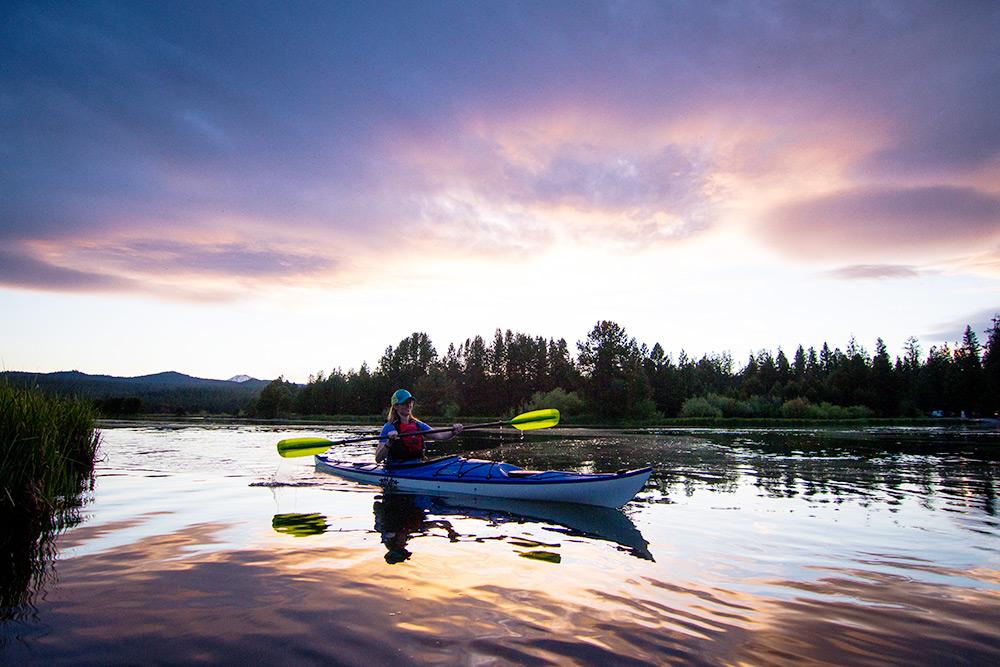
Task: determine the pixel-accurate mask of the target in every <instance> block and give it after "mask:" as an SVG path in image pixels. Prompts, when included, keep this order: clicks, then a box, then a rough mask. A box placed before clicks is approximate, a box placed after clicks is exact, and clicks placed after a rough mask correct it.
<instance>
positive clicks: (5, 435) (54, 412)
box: [0, 383, 100, 511]
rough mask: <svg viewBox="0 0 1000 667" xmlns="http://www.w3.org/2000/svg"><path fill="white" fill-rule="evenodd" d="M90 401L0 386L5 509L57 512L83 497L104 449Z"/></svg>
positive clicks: (1, 504) (1, 505)
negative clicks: (62, 506) (71, 498)
mask: <svg viewBox="0 0 1000 667" xmlns="http://www.w3.org/2000/svg"><path fill="white" fill-rule="evenodd" d="M97 416H98V415H97V411H96V410H95V409H94V406H93V404H92V403H91V402H90V401H87V400H84V399H81V398H75V397H61V396H51V395H47V394H45V393H43V392H41V391H40V390H38V389H30V388H29V389H25V388H19V387H12V386H10V385H9V384H7V383H0V509H3V510H8V509H20V510H29V511H32V510H55V509H59V507H60V506H61V505H62V504H63V503H64V502H65V501H66V500H67V498H69V497H71V496H73V495H75V494H78V493H79V492H80V491H81V490H82V489H83V486H84V484H85V482H86V481H87V480H88V479H89V477H90V476H91V474H92V473H93V470H94V461H95V457H96V455H97V449H98V446H99V445H100V432H99V431H98V430H97Z"/></svg>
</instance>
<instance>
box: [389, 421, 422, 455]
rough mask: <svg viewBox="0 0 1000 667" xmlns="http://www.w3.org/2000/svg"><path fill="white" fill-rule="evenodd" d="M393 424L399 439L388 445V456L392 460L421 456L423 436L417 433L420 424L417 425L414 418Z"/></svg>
mask: <svg viewBox="0 0 1000 667" xmlns="http://www.w3.org/2000/svg"><path fill="white" fill-rule="evenodd" d="M395 426H396V432H397V433H399V440H397V441H396V442H392V444H391V445H390V447H389V458H390V459H392V460H393V461H410V460H413V459H419V458H420V457H421V456H423V455H424V436H422V435H418V434H419V433H420V426H418V425H417V422H416V420H411V421H409V422H407V423H405V424H404V423H403V422H396V423H395ZM411 434H412V435H411ZM390 442H391V441H390Z"/></svg>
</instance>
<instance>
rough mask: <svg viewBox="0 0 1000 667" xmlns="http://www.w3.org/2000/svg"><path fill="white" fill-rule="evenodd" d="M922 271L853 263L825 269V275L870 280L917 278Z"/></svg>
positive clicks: (898, 266)
mask: <svg viewBox="0 0 1000 667" xmlns="http://www.w3.org/2000/svg"><path fill="white" fill-rule="evenodd" d="M922 273H923V271H921V270H920V269H918V268H916V267H913V266H900V265H897V264H854V265H852V266H843V267H841V268H839V269H834V270H833V271H827V273H826V275H828V276H830V277H832V278H840V279H844V280H870V279H881V278H918V277H920V275H921V274H922Z"/></svg>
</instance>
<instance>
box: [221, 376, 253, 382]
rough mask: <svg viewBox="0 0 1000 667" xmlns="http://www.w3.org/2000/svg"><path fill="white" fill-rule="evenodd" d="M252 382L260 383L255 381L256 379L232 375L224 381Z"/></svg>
mask: <svg viewBox="0 0 1000 667" xmlns="http://www.w3.org/2000/svg"><path fill="white" fill-rule="evenodd" d="M254 380H256V381H257V382H260V380H257V378H252V377H250V376H249V375H234V376H233V377H231V378H229V379H228V380H226V382H252V381H254Z"/></svg>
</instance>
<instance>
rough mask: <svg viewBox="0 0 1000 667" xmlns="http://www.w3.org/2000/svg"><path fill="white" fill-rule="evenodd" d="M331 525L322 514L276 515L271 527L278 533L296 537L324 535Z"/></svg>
mask: <svg viewBox="0 0 1000 667" xmlns="http://www.w3.org/2000/svg"><path fill="white" fill-rule="evenodd" d="M329 525H330V524H328V523H327V520H326V517H325V516H323V515H322V514H317V513H313V514H298V513H290V514H275V515H274V518H273V519H271V527H272V528H274V531H275V532H277V533H284V534H285V535H293V536H295V537H309V536H311V535H322V534H323V533H325V532H326V529H327V528H328V527H329Z"/></svg>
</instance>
